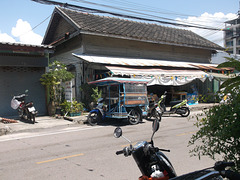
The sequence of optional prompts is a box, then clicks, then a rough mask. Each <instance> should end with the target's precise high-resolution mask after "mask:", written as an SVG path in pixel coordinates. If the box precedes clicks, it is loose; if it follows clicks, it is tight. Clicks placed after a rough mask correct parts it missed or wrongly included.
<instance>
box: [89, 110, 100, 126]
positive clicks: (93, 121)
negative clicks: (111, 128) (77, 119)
mask: <svg viewBox="0 0 240 180" xmlns="http://www.w3.org/2000/svg"><path fill="white" fill-rule="evenodd" d="M87 121H88V123H89V124H90V125H91V126H96V125H97V124H98V123H99V116H98V114H97V113H96V112H91V113H89V115H88V117H87Z"/></svg>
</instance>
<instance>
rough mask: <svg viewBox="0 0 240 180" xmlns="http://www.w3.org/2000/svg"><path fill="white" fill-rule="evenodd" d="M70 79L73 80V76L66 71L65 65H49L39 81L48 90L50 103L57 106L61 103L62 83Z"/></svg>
mask: <svg viewBox="0 0 240 180" xmlns="http://www.w3.org/2000/svg"><path fill="white" fill-rule="evenodd" d="M72 78H74V75H73V74H72V73H71V72H69V71H67V67H66V65H65V64H63V63H60V62H58V61H54V62H53V63H51V64H50V65H49V71H48V72H46V73H45V74H43V75H42V77H41V78H40V81H41V84H42V85H44V86H46V88H47V89H48V92H49V96H50V101H54V102H55V103H56V105H59V104H60V103H61V101H62V98H61V97H62V93H63V86H62V83H63V82H66V81H70V80H71V79H72Z"/></svg>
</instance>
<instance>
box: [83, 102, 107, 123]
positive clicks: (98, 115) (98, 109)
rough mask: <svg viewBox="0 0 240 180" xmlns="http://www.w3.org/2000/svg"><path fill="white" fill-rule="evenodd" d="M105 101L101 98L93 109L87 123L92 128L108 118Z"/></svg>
mask: <svg viewBox="0 0 240 180" xmlns="http://www.w3.org/2000/svg"><path fill="white" fill-rule="evenodd" d="M103 100H104V99H103V98H99V99H98V100H97V104H96V106H95V108H93V109H92V110H91V111H90V112H89V114H88V117H87V121H88V123H89V124H90V125H92V126H94V125H97V123H98V122H100V120H103V119H105V117H106V111H107V107H106V105H104V104H103Z"/></svg>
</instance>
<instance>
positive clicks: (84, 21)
mask: <svg viewBox="0 0 240 180" xmlns="http://www.w3.org/2000/svg"><path fill="white" fill-rule="evenodd" d="M56 10H57V11H60V12H61V13H62V14H63V15H64V16H66V17H67V18H68V19H69V20H70V21H72V23H74V24H75V25H76V26H77V27H78V28H79V30H80V31H81V33H94V34H101V35H105V36H114V37H121V38H126V39H133V40H140V41H146V42H153V43H159V44H169V45H177V46H187V47H196V48H204V49H213V50H216V49H223V47H221V46H219V45H217V44H215V43H213V42H211V41H209V40H207V39H205V38H203V37H201V36H199V35H197V34H195V33H193V32H192V31H188V30H183V29H178V28H171V27H166V26H160V25H157V24H149V23H143V22H137V21H130V20H125V19H119V18H115V17H106V16H99V15H93V14H88V13H82V12H79V11H73V10H70V9H66V8H59V7H57V8H56Z"/></svg>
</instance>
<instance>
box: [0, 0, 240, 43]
mask: <svg viewBox="0 0 240 180" xmlns="http://www.w3.org/2000/svg"><path fill="white" fill-rule="evenodd" d="M54 1H58V2H63V3H68V4H74V5H78V6H83V7H88V8H94V9H100V10H105V11H110V12H117V13H120V14H125V15H132V16H137V17H144V18H148V19H156V20H160V21H170V22H174V23H181V24H186V23H191V24H192V25H193V23H194V25H197V26H199V25H201V26H204V27H206V26H207V27H214V28H217V29H223V28H224V27H225V25H224V22H225V21H227V20H231V19H234V18H236V17H237V13H238V11H239V0H65V1H64V0H54ZM0 8H1V10H0V42H11V43H24V44H33V45H40V44H41V43H42V40H43V38H44V35H45V33H46V30H47V27H48V24H49V22H50V19H51V15H52V12H53V10H54V8H55V6H54V5H46V4H41V3H37V2H34V1H32V0H0ZM98 15H101V14H98ZM103 15H104V16H111V15H108V14H103ZM149 23H154V22H149ZM156 24H159V23H156ZM159 25H163V26H167V25H166V24H159ZM173 27H174V28H184V27H179V26H173ZM184 29H187V30H191V31H193V32H195V33H197V34H199V35H200V36H202V37H204V38H206V39H208V40H210V41H212V42H214V43H216V44H219V45H221V46H223V31H213V30H204V29H200V28H184Z"/></svg>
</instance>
